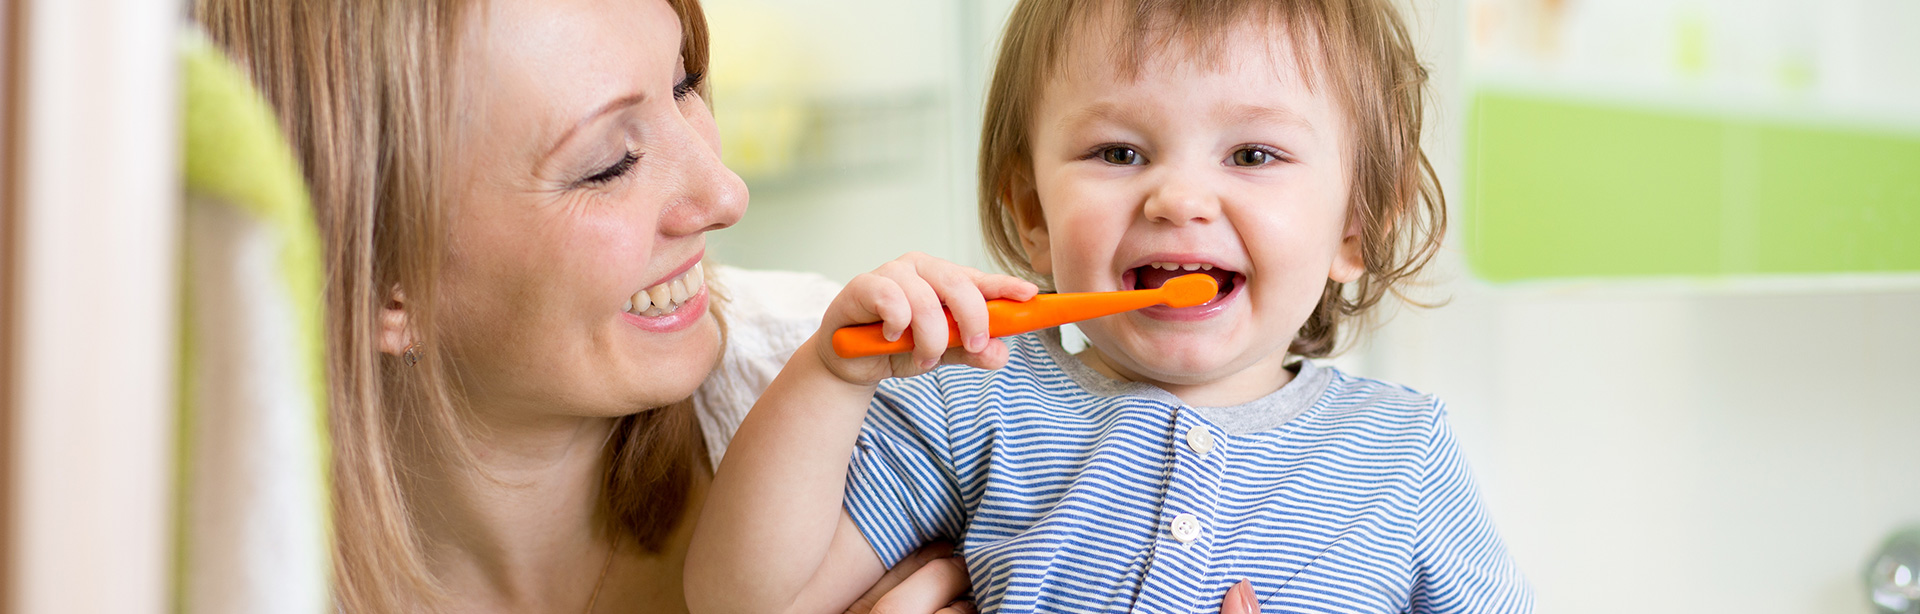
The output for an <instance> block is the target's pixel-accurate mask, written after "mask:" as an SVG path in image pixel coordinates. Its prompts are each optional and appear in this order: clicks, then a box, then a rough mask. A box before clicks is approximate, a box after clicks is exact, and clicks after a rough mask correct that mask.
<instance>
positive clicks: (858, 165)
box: [708, 0, 1920, 614]
mask: <svg viewBox="0 0 1920 614" xmlns="http://www.w3.org/2000/svg"><path fill="white" fill-rule="evenodd" d="M1011 4H1012V3H1011V2H1009V1H1006V0H926V1H917V2H896V1H891V0H783V1H778V2H775V1H771V0H709V2H708V6H709V7H710V10H711V11H712V13H711V19H712V20H713V24H714V31H715V32H716V36H715V41H716V45H717V46H716V47H715V50H714V61H715V63H716V65H715V67H714V87H715V92H714V107H715V112H716V115H717V121H718V122H719V124H720V126H721V129H722V131H723V142H724V146H725V149H724V153H725V155H726V158H727V161H728V163H729V165H730V166H732V167H733V168H734V169H735V170H736V171H738V172H739V173H740V174H741V175H742V176H743V177H745V178H746V180H747V183H748V185H749V186H750V187H751V189H752V190H753V205H752V209H751V210H750V213H749V215H747V216H746V219H745V220H744V221H743V222H742V223H741V224H740V225H739V226H737V227H735V228H733V229H730V230H727V231H724V232H721V233H717V234H716V235H715V236H714V238H713V243H714V245H715V247H714V253H715V254H716V255H717V256H718V257H720V258H721V259H723V260H725V261H727V262H729V263H733V264H737V265H741V266H747V267H761V268H780V269H801V270H810V271H818V272H821V273H824V274H826V275H828V276H830V277H833V278H835V279H838V280H845V279H847V278H850V277H852V276H853V275H856V274H859V273H861V272H864V271H867V270H870V269H872V268H873V267H874V266H877V265H878V264H879V263H881V262H884V261H886V260H888V259H891V258H893V257H895V256H898V255H899V254H900V253H902V252H905V251H909V250H918V251H924V252H927V253H930V254H934V255H936V256H941V257H945V258H949V259H953V260H956V261H960V262H963V263H967V264H971V265H973V266H978V267H983V268H989V267H991V263H990V262H988V261H987V260H986V259H985V258H984V256H983V253H982V248H981V244H980V240H979V234H978V223H977V221H976V215H977V213H976V205H975V200H974V198H975V192H974V181H975V175H974V168H975V156H976V153H977V151H978V149H977V148H978V143H977V138H978V136H977V135H978V130H979V128H978V126H979V115H980V104H981V98H982V95H983V92H984V90H985V85H984V84H985V80H986V77H987V74H988V73H989V72H990V71H991V67H992V61H993V51H994V43H995V41H996V38H997V37H998V35H999V31H1000V29H1001V28H1002V27H1003V24H1004V20H1005V16H1006V13H1007V11H1008V9H1009V7H1010V6H1011ZM1403 6H1404V7H1405V10H1406V13H1405V14H1406V16H1407V18H1408V19H1409V20H1410V22H1411V23H1410V25H1411V26H1412V28H1413V30H1414V32H1415V34H1416V36H1415V38H1416V40H1417V41H1418V43H1419V45H1420V46H1421V50H1422V52H1423V56H1424V60H1425V61H1426V63H1427V64H1428V65H1429V66H1430V68H1431V69H1432V71H1433V77H1434V81H1433V83H1432V92H1433V94H1434V107H1433V108H1431V109H1430V110H1429V112H1430V114H1429V118H1430V119H1429V123H1428V126H1429V128H1428V132H1427V139H1428V140H1427V142H1426V148H1427V151H1428V154H1429V155H1430V156H1431V157H1432V158H1433V161H1434V164H1435V166H1436V167H1437V169H1438V170H1439V173H1440V176H1441V178H1442V181H1443V183H1444V184H1445V187H1446V193H1447V195H1448V197H1449V204H1450V206H1451V216H1452V221H1453V224H1452V228H1451V230H1452V232H1451V233H1450V236H1449V237H1448V241H1447V246H1448V247H1447V250H1446V251H1445V252H1444V253H1443V254H1442V255H1441V257H1440V260H1439V262H1437V263H1436V265H1435V266H1434V267H1432V273H1431V274H1430V275H1429V276H1428V278H1427V282H1428V284H1427V286H1426V287H1423V288H1420V289H1419V290H1418V291H1417V292H1416V294H1417V295H1419V296H1422V297H1424V298H1428V299H1445V300H1448V301H1449V303H1448V304H1447V305H1446V306H1445V307H1442V308H1439V309H1433V310H1419V309H1397V310H1391V311H1392V313H1390V314H1389V315H1388V317H1386V318H1384V323H1383V324H1382V325H1381V326H1380V327H1379V329H1378V330H1377V331H1376V332H1375V333H1374V334H1373V335H1372V336H1371V339H1370V341H1369V342H1367V343H1365V344H1363V345H1361V346H1359V347H1356V348H1355V349H1353V350H1350V351H1348V352H1347V353H1346V354H1345V355H1343V356H1341V357H1340V358H1338V359H1336V361H1335V362H1336V363H1338V364H1340V365H1341V366H1342V367H1344V368H1347V369H1350V370H1352V371H1355V372H1358V373H1361V374H1365V375H1368V376H1372V377H1378V378H1383V379H1387V380H1392V381H1396V382H1400V383H1404V384H1407V385H1410V386H1413V387H1415V388H1418V389H1421V390H1424V391H1428V392H1432V393H1434V394H1437V395H1439V396H1440V397H1441V398H1443V399H1445V400H1447V401H1448V402H1449V404H1450V411H1451V413H1452V421H1453V425H1454V427H1455V429H1456V430H1457V431H1458V433H1459V438H1460V439H1461V442H1462V445H1463V447H1465V449H1466V452H1467V454H1468V456H1469V458H1470V460H1471V461H1472V463H1473V466H1474V469H1475V472H1476V474H1477V476H1478V477H1479V480H1480V485H1481V488H1482V490H1483V496H1484V498H1485V500H1486V502H1487V505H1488V506H1489V507H1490V508H1491V512H1492V515H1493V517H1494V518H1495V520H1496V522H1497V523H1498V524H1499V527H1500V529H1501V531H1502V533H1503V534H1504V535H1505V537H1506V539H1507V542H1508V545H1509V546H1510V547H1511V549H1512V550H1513V552H1514V555H1515V556H1516V557H1517V558H1518V559H1519V562H1520V564H1521V565H1522V566H1523V568H1524V569H1525V571H1526V573H1527V575H1528V577H1529V578H1530V579H1531V580H1532V581H1533V582H1534V584H1535V586H1536V588H1537V590H1538V595H1539V599H1540V606H1541V611H1543V612H1553V613H1561V614H1575V613H1602V612H1649V613H1652V612H1671V613H1679V612H1705V611H1738V612H1767V613H1780V614H1786V613H1813V612H1846V613H1851V612H1869V611H1873V610H1871V607H1872V606H1871V604H1870V602H1869V600H1868V592H1867V589H1866V582H1865V580H1864V579H1863V576H1865V575H1867V567H1868V560H1869V558H1870V555H1872V554H1873V553H1874V552H1875V551H1876V550H1877V549H1879V547H1880V546H1881V543H1882V541H1883V540H1884V539H1885V538H1886V537H1887V536H1888V535H1890V534H1892V533H1894V532H1895V531H1896V529H1898V528H1899V527H1901V526H1904V525H1908V524H1912V523H1916V522H1920V396H1916V392H1915V390H1914V389H1915V384H1916V383H1920V3H1917V2H1914V1H1912V0H1831V1H1827V0H1606V1H1599V0H1585V1H1582V0H1435V1H1417V2H1411V3H1403ZM771 49H779V50H782V51H781V52H778V53H775V52H772V51H770V50H771ZM769 58H773V60H772V61H769ZM1909 582H1912V581H1911V580H1909ZM1894 611H1901V610H1894Z"/></svg>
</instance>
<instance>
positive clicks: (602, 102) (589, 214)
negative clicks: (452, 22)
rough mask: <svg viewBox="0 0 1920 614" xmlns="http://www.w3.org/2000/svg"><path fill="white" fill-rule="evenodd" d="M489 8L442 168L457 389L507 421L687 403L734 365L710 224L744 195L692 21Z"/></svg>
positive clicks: (446, 290)
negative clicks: (724, 332)
mask: <svg viewBox="0 0 1920 614" xmlns="http://www.w3.org/2000/svg"><path fill="white" fill-rule="evenodd" d="M481 6H483V7H484V9H482V10H481V11H478V12H476V14H473V15H471V17H472V19H470V20H469V22H468V24H469V27H468V31H467V32H466V36H465V37H464V40H463V43H462V46H461V57H460V65H461V69H460V73H459V74H460V79H459V82H460V85H459V86H458V88H457V91H458V92H459V94H460V95H459V96H458V97H457V98H456V101H457V102H456V105H457V106H456V109H457V111H456V116H455V117H456V118H457V120H456V128H455V130H456V131H457V133H456V134H455V135H454V136H455V137H456V139H457V141H456V143H457V145H456V146H455V147H454V148H453V149H452V151H451V152H450V155H449V159H448V160H446V162H447V163H448V164H449V165H450V167H451V168H453V169H454V170H453V171H452V172H451V173H450V175H449V177H448V178H449V179H450V180H452V181H451V184H450V186H449V190H450V193H451V194H453V195H454V197H455V200H454V201H453V207H452V210H451V215H452V221H451V233H452V250H451V251H452V255H451V258H450V261H449V263H448V267H447V269H446V275H445V277H444V281H443V285H442V287H443V295H442V297H443V298H442V300H443V301H444V302H443V304H444V305H445V306H446V316H445V318H446V320H445V321H446V322H447V329H446V330H447V332H448V335H447V336H448V344H449V347H448V348H447V349H448V350H449V351H450V352H451V355H452V357H453V358H454V360H455V361H456V364H457V365H459V372H458V377H459V383H460V385H461V386H463V388H464V390H466V391H467V393H468V394H469V398H470V399H471V400H472V401H473V403H474V405H475V406H476V409H478V410H479V411H481V412H482V413H483V414H493V417H495V418H508V419H515V418H533V417H537V416H542V415H565V416H611V415H620V414H626V413H632V412H634V411H636V410H639V409H643V408H647V407H657V406H660V405H664V404H667V403H671V402H674V401H677V400H680V399H683V398H686V397H687V396H688V395H690V394H692V393H693V391H694V389H695V388H697V387H698V386H699V384H700V382H701V381H702V380H704V379H705V378H706V376H707V373H708V372H709V371H710V370H711V369H712V367H713V365H714V364H715V361H716V360H717V358H718V357H719V355H720V335H719V328H718V325H717V323H716V322H715V321H714V318H713V317H712V316H711V315H708V313H707V308H706V307H707V304H708V301H707V296H706V290H705V288H704V286H703V285H701V284H700V283H699V279H698V278H699V277H700V270H699V269H698V268H697V267H696V265H697V264H698V263H699V262H700V260H701V257H702V256H703V255H704V254H705V249H706V240H705V235H704V233H706V232H707V231H709V230H716V229H720V228H725V227H727V226H729V225H732V224H733V223H734V222H735V221H737V220H739V219H740V215H741V213H742V212H744V211H745V209H746V206H747V190H746V186H745V185H744V184H743V183H741V181H740V178H739V177H738V176H736V175H734V174H733V173H732V172H731V171H728V170H727V168H726V167H724V166H722V165H721V164H720V152H719V148H720V144H719V136H718V133H717V132H716V131H715V129H714V124H713V116H712V115H711V114H710V113H709V112H708V111H707V107H706V104H705V102H704V101H702V100H701V99H700V95H699V94H698V93H695V92H694V91H693V89H694V88H693V86H694V85H695V84H696V81H697V80H698V79H699V75H692V76H689V75H688V74H687V73H686V71H685V70H684V69H683V66H682V61H681V54H680V46H681V29H680V21H679V19H678V18H677V17H676V16H675V14H674V11H673V8H672V7H670V6H668V5H667V3H666V2H665V0H492V1H491V2H487V3H483V4H482V5H481ZM649 290H651V292H649ZM675 292H680V293H681V294H679V295H676V294H675ZM636 297H641V298H642V299H643V300H640V301H639V303H640V304H638V305H634V304H633V303H632V301H634V300H635V299H636Z"/></svg>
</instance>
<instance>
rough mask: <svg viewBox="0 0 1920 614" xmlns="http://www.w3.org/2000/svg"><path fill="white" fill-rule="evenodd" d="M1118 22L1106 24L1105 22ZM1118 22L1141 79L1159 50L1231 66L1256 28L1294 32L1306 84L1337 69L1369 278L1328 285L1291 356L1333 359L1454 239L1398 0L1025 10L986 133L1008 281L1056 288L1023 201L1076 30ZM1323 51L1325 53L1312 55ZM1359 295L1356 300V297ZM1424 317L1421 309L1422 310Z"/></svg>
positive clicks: (1013, 21) (984, 186) (985, 162)
mask: <svg viewBox="0 0 1920 614" xmlns="http://www.w3.org/2000/svg"><path fill="white" fill-rule="evenodd" d="M1103 10H1105V11H1111V13H1101V12H1100V11H1103ZM1115 14H1117V15H1118V16H1119V17H1120V18H1121V19H1122V20H1123V23H1124V24H1125V25H1124V26H1123V27H1124V31H1123V32H1122V33H1121V34H1120V38H1119V40H1120V41H1121V44H1122V51H1123V53H1122V54H1121V55H1120V57H1119V59H1120V60H1121V61H1123V62H1125V63H1126V64H1125V66H1126V68H1127V69H1128V70H1129V71H1137V70H1138V69H1139V67H1140V66H1141V64H1143V63H1144V62H1145V60H1146V55H1147V54H1148V53H1150V52H1151V51H1150V50H1157V49H1165V48H1167V47H1168V45H1167V43H1170V42H1174V41H1175V40H1176V39H1178V41H1179V42H1183V43H1186V44H1187V45H1189V48H1191V49H1194V50H1196V51H1197V52H1198V53H1199V54H1200V55H1201V56H1202V57H1203V58H1204V59H1210V60H1217V59H1218V58H1217V56H1218V54H1219V53H1220V50H1219V49H1218V48H1217V45H1216V44H1215V42H1214V41H1216V40H1217V39H1218V38H1219V37H1218V36H1216V35H1217V34H1219V33H1221V32H1222V31H1225V30H1228V29H1230V28H1233V27H1235V26H1236V25H1238V24H1240V23H1243V18H1247V17H1252V18H1255V19H1257V20H1261V21H1256V22H1255V23H1261V24H1265V25H1275V24H1280V25H1284V27H1285V31H1286V33H1287V35H1289V36H1291V37H1292V38H1293V40H1294V41H1295V42H1296V48H1297V49H1300V50H1301V52H1300V53H1299V54H1298V55H1297V57H1299V58H1300V59H1299V61H1300V63H1301V65H1302V69H1303V72H1305V73H1306V74H1308V75H1313V74H1315V71H1314V68H1315V67H1316V66H1317V67H1321V68H1324V69H1325V70H1324V72H1321V73H1319V74H1323V75H1326V77H1327V81H1330V82H1329V83H1315V82H1314V81H1313V79H1312V78H1311V77H1309V86H1310V87H1329V88H1330V89H1331V91H1332V93H1333V95H1334V96H1335V97H1336V99H1337V100H1339V101H1340V102H1341V103H1343V104H1342V106H1343V107H1344V109H1345V110H1346V113H1347V115H1348V119H1349V122H1348V125H1349V126H1350V130H1351V135H1350V136H1351V138H1352V141H1353V147H1352V151H1353V152H1354V156H1355V157H1354V160H1352V162H1353V164H1352V169H1353V171H1352V173H1353V175H1352V181H1351V182H1350V183H1351V185H1352V186H1353V187H1352V193H1351V194H1350V196H1349V198H1348V208H1347V209H1348V215H1355V216H1359V221H1360V232H1361V257H1362V259H1363V260H1364V262H1365V271H1364V272H1363V273H1362V274H1361V276H1360V278H1359V279H1357V280H1355V281H1354V282H1353V283H1352V284H1341V283H1338V282H1334V281H1332V280H1328V281H1327V284H1326V287H1325V289H1323V290H1322V292H1321V296H1320V303H1319V305H1317V306H1315V308H1314V310H1313V314H1312V315H1310V316H1308V318H1307V321H1306V323H1305V324H1303V325H1302V326H1301V327H1300V330H1299V331H1298V332H1297V333H1296V334H1295V336H1294V340H1293V344H1292V345H1291V346H1290V347H1289V348H1288V351H1289V352H1292V353H1294V354H1296V355H1300V356H1308V357H1320V356H1327V355H1329V354H1332V353H1333V351H1334V348H1335V345H1336V343H1337V340H1338V338H1339V335H1340V330H1341V325H1342V323H1343V322H1345V321H1346V320H1348V319H1349V318H1352V317H1354V316H1359V315H1362V314H1364V313H1366V312H1367V311H1368V310H1370V309H1371V308H1373V307H1374V305H1376V304H1378V303H1379V302H1380V300H1381V299H1382V298H1384V297H1385V296H1386V295H1387V294H1388V293H1394V294H1395V295H1399V290H1398V286H1399V285H1400V284H1401V283H1403V282H1404V281H1406V280H1407V279H1408V278H1410V277H1412V276H1414V275H1416V274H1418V273H1419V272H1420V270H1421V269H1422V268H1424V267H1425V266H1426V264H1427V262H1428V261H1430V260H1432V258H1433V255H1434V253H1435V252H1437V251H1438V250H1439V248H1440V241H1441V239H1442V238H1443V237H1444V236H1445V234H1446V224H1447V213H1446V201H1445V199H1444V197H1443V196H1442V195H1441V192H1440V181H1439V178H1438V177H1437V176H1436V175H1435V174H1434V172H1433V166H1432V165H1431V164H1429V163H1428V161H1427V156H1426V153H1425V152H1423V151H1421V149H1420V126H1421V113H1422V111H1423V109H1424V106H1425V102H1426V83H1427V71H1426V68H1425V67H1423V66H1421V65H1420V62H1419V59H1418V58H1417V57H1416V55H1415V53H1414V47H1413V42H1412V40H1411V38H1410V37H1409V36H1408V34H1407V29H1406V26H1405V25H1404V24H1403V23H1402V22H1401V19H1400V15H1399V13H1398V11H1396V10H1395V9H1394V8H1393V6H1392V4H1391V0H1125V1H1119V2H1109V1H1098V0H1021V2H1020V3H1019V4H1018V5H1016V6H1015V7H1014V9H1013V13H1012V15H1011V16H1010V17H1009V18H1008V20H1007V30H1006V32H1005V33H1004V34H1003V35H1002V36H1001V39H1000V58H999V62H998V64H997V65H996V67H995V68H994V72H993V79H992V82H991V86H990V89H989V90H988V93H987V102H986V119H985V122H984V124H983V126H982V129H981V132H980V226H981V230H982V231H983V232H984V233H985V235H986V242H987V250H988V252H989V253H991V254H992V255H993V258H994V260H995V261H996V262H998V263H999V264H1000V265H1001V266H1002V267H1005V268H1006V269H1007V270H1009V271H1012V272H1013V273H1014V274H1017V275H1021V276H1023V277H1026V278H1028V279H1031V280H1034V281H1036V282H1039V283H1041V284H1042V285H1043V286H1044V285H1047V281H1048V280H1046V279H1045V278H1044V276H1041V275H1040V274H1038V273H1037V272H1035V271H1034V269H1033V267H1032V264H1031V263H1030V262H1029V261H1028V259H1027V256H1026V252H1025V250H1024V249H1022V248H1021V243H1020V234H1019V225H1018V224H1017V222H1016V218H1015V215H1016V213H1018V214H1019V215H1022V216H1028V215H1031V216H1032V217H1030V218H1028V219H1039V213H1040V212H1039V211H1022V212H1015V211H1012V210H1011V209H1010V208H1009V207H1008V206H1007V203H1008V202H1010V199H1009V198H1008V196H1009V190H1010V186H1011V184H1012V181H1013V180H1014V178H1015V177H1016V176H1017V175H1018V174H1020V173H1030V172H1031V169H1032V165H1033V159H1032V151H1031V150H1030V149H1029V146H1030V137H1029V135H1028V133H1027V131H1028V130H1029V129H1031V127H1032V125H1033V119H1034V118H1033V109H1034V104H1035V103H1036V101H1037V100H1038V99H1039V96H1040V93H1041V88H1043V87H1044V86H1045V84H1046V82H1047V77H1048V76H1049V75H1050V74H1051V73H1052V72H1053V71H1055V70H1057V69H1058V67H1059V63H1060V62H1061V61H1062V58H1063V57H1064V55H1065V53H1064V45H1066V44H1068V42H1069V41H1070V39H1071V38H1072V36H1073V34H1074V32H1073V30H1074V28H1075V27H1076V26H1082V25H1086V24H1088V23H1090V22H1092V21H1093V20H1094V19H1097V18H1098V17H1101V16H1106V15H1115ZM1309 49H1311V50H1313V51H1317V52H1318V53H1311V52H1309ZM1349 286H1351V287H1349ZM1416 304H1418V303H1416Z"/></svg>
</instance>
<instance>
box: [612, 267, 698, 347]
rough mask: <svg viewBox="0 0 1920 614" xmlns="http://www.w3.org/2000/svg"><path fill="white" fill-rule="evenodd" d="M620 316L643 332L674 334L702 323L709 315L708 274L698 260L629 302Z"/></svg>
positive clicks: (638, 293) (634, 296) (635, 295)
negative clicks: (701, 319) (702, 319)
mask: <svg viewBox="0 0 1920 614" xmlns="http://www.w3.org/2000/svg"><path fill="white" fill-rule="evenodd" d="M622 311H623V313H621V314H620V317H621V318H623V319H625V320H626V321H627V322H628V323H630V324H633V325H634V326H637V327H639V328H640V329H641V330H645V331H648V332H655V333H670V332H674V331H678V330H683V329H685V328H687V327H689V326H692V325H693V323H694V322H698V321H700V318H701V317H702V316H705V315H706V313H707V272H706V266H705V265H704V264H703V263H701V262H700V259H699V258H698V257H695V258H694V260H693V264H692V266H688V267H687V268H686V270H683V271H681V272H680V274H679V275H675V276H673V277H672V278H670V279H668V280H666V281H663V282H660V283H657V284H654V285H652V286H648V287H646V288H643V289H641V290H640V291H639V292H635V293H633V296H632V297H630V298H629V299H627V304H626V306H625V307H624V308H623V309H622Z"/></svg>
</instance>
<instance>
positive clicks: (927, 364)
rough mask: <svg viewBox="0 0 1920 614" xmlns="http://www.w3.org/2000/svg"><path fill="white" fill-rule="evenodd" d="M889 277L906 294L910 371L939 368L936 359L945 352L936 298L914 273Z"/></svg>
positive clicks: (944, 330)
mask: <svg viewBox="0 0 1920 614" xmlns="http://www.w3.org/2000/svg"><path fill="white" fill-rule="evenodd" d="M892 277H893V280H894V281H895V282H898V283H899V284H900V289H901V290H902V291H904V292H905V293H906V295H907V303H908V304H910V305H911V308H912V311H913V316H912V317H913V328H912V330H911V331H910V332H909V333H908V334H911V335H913V353H912V354H911V356H912V357H913V365H914V367H915V369H914V371H915V372H916V373H917V372H920V371H926V370H927V369H929V368H932V367H933V365H935V364H939V362H940V355H941V354H942V353H945V352H946V349H947V314H946V311H945V310H944V309H942V308H941V307H940V294H939V293H938V292H935V291H934V290H933V286H931V285H929V284H927V280H925V279H923V278H921V277H920V275H919V274H918V273H913V272H908V273H905V274H899V275H893V276H892Z"/></svg>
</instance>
